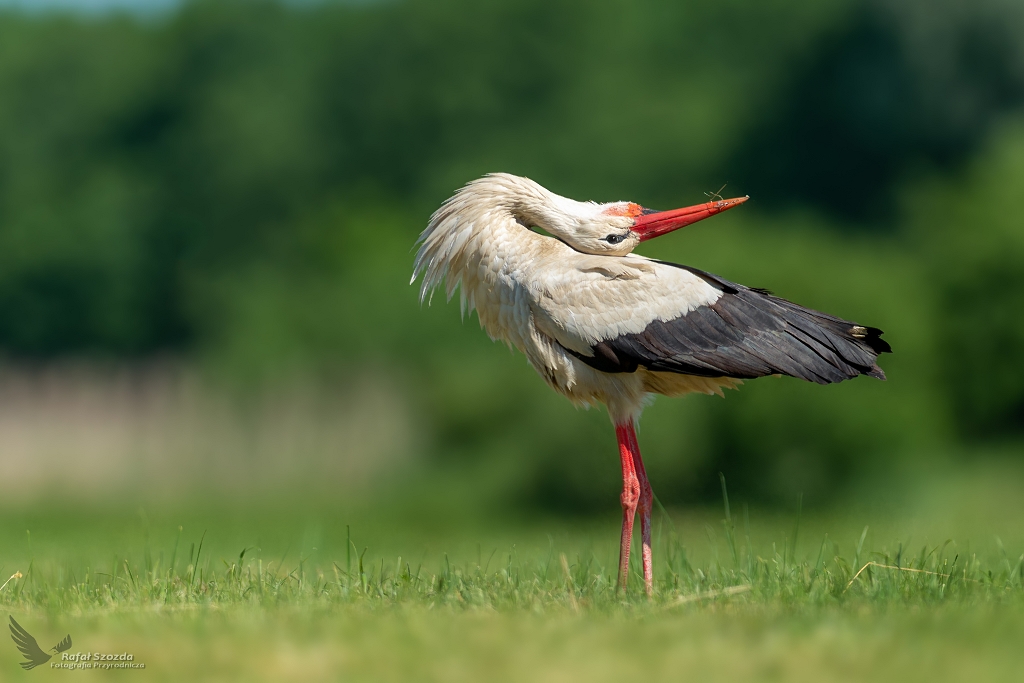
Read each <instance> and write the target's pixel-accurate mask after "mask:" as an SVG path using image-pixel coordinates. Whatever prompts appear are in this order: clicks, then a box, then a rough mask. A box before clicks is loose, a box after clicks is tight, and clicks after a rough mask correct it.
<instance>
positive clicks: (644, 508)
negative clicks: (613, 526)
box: [629, 423, 654, 595]
mask: <svg viewBox="0 0 1024 683" xmlns="http://www.w3.org/2000/svg"><path fill="white" fill-rule="evenodd" d="M629 440H630V445H631V446H632V452H633V469H634V470H636V476H637V479H638V480H639V482H640V501H639V506H638V508H639V511H640V538H641V541H642V543H643V546H642V547H641V549H640V552H641V556H642V557H643V568H644V588H645V589H646V590H647V594H648V595H650V594H651V590H652V589H653V585H654V568H653V566H652V562H653V557H652V554H651V508H652V506H653V504H654V491H652V490H651V482H650V481H648V480H647V472H646V470H644V461H643V458H641V457H640V444H639V443H637V440H636V430H635V429H634V428H633V424H632V423H630V425H629Z"/></svg>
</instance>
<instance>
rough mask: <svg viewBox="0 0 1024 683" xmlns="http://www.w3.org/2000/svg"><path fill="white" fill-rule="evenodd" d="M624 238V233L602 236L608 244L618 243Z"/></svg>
mask: <svg viewBox="0 0 1024 683" xmlns="http://www.w3.org/2000/svg"><path fill="white" fill-rule="evenodd" d="M624 239H626V236H625V235H608V236H607V237H605V238H604V241H605V242H607V243H608V244H618V243H619V242H621V241H622V240H624Z"/></svg>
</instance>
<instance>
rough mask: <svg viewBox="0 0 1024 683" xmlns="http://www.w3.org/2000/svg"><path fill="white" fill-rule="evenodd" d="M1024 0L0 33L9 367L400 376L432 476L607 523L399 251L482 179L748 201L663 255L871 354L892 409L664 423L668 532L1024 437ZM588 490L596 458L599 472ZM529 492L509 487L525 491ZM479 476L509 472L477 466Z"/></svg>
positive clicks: (569, 462)
mask: <svg viewBox="0 0 1024 683" xmlns="http://www.w3.org/2000/svg"><path fill="white" fill-rule="evenodd" d="M1022 7H1024V6H1021V5H1020V3H1018V2H1015V1H1012V0H983V1H981V2H977V3H972V4H971V5H970V6H967V5H965V4H963V3H957V2H954V1H953V0H943V1H942V2H926V1H925V0H893V1H892V2H876V1H873V0H863V1H857V0H828V1H827V2H820V1H819V2H810V1H808V0H783V1H780V2H774V3H752V2H745V1H741V0H724V1H723V0H718V1H716V2H711V1H710V0H695V1H693V2H687V3H673V2H653V1H645V2H626V1H625V0H601V1H598V2H594V1H587V2H584V1H583V0H556V1H554V2H551V1H544V2H541V1H540V0H517V1H512V0H502V1H500V2H490V3H473V2H467V1H465V0H434V1H432V2H426V1H425V0H423V1H421V0H408V1H405V2H381V3H341V4H335V3H322V4H313V5H303V6H301V7H300V6H288V5H283V4H276V3H272V2H241V1H235V2H232V1H227V0H225V1H217V2H214V1H211V2H192V3H186V4H185V5H184V6H183V7H182V9H181V10H180V11H178V12H176V13H174V14H171V15H169V16H168V17H166V18H164V19H159V20H145V21H144V20H140V19H135V18H132V17H131V16H128V15H109V16H102V17H95V16H94V17H90V18H88V19H82V18H74V17H71V16H61V15H33V16H28V15H23V14H18V13H15V12H7V13H3V14H0V349H2V350H3V353H4V354H5V355H6V356H7V357H9V358H11V359H13V360H15V361H18V360H30V361H38V360H47V359H53V358H55V357H62V356H68V355H72V356H87V357H96V356H99V357H106V358H110V357H113V358H124V359H137V358H142V357H147V356H151V355H153V354H161V353H168V352H169V353H174V354H183V355H186V356H191V357H193V358H195V359H197V360H199V361H201V362H204V363H206V364H207V366H208V367H210V368H211V369H212V371H213V372H214V374H217V375H220V376H223V377H227V378H231V379H232V381H258V382H265V381H273V380H274V379H275V378H277V377H281V376H284V375H291V374H294V373H307V374H309V373H313V374H316V375H319V376H321V377H324V378H326V380H325V381H345V378H346V377H348V376H350V374H351V371H352V370H354V369H358V370H360V371H361V372H363V371H366V370H367V369H369V370H372V371H376V372H379V373H382V374H388V375H391V376H392V377H394V378H399V380H398V381H400V382H401V384H402V386H403V387H404V389H405V390H406V391H407V395H408V401H409V402H410V404H411V406H412V408H413V410H414V411H415V412H416V414H417V415H419V416H420V419H419V423H420V424H422V425H424V430H425V431H424V434H423V444H424V445H423V449H424V451H425V452H427V453H429V454H431V457H432V458H433V462H435V463H436V464H437V465H438V467H441V468H442V469H444V468H450V469H451V470H452V471H454V470H457V469H459V470H464V471H472V472H475V473H476V474H474V475H473V476H479V477H481V480H484V479H487V477H490V478H491V479H493V480H494V481H495V482H497V483H495V484H494V487H495V490H496V491H497V492H498V493H499V494H500V495H499V496H498V499H502V498H501V497H502V496H506V497H507V496H512V497H514V498H518V499H526V500H529V501H533V502H536V503H537V504H539V505H542V506H547V507H553V506H554V507H561V508H564V509H567V510H570V509H571V510H580V509H587V508H588V507H589V506H601V507H605V503H606V500H607V499H608V497H609V496H610V495H614V493H613V492H614V491H615V490H617V487H618V484H617V483H616V480H617V477H618V474H617V469H616V467H615V464H614V456H613V451H612V449H611V447H610V446H609V443H610V433H611V430H610V428H609V427H608V426H607V420H606V419H605V418H604V417H602V416H601V415H600V414H599V413H595V412H592V413H589V414H581V415H579V416H577V417H572V413H570V412H569V410H570V409H569V408H568V406H567V404H565V402H564V401H563V400H562V399H560V398H559V397H556V396H554V395H552V394H551V393H550V392H549V391H548V390H547V388H546V387H544V386H543V384H542V383H541V382H539V381H538V380H537V379H536V378H535V377H533V376H532V373H531V372H530V371H529V370H528V369H527V368H526V364H525V361H523V359H522V358H521V357H518V356H511V355H509V354H507V353H505V352H503V351H502V350H499V349H498V348H496V347H494V346H492V345H491V344H490V342H488V341H487V340H486V338H485V336H484V335H482V334H481V333H480V332H479V330H477V329H475V327H476V326H475V325H473V324H468V323H467V324H460V323H459V321H458V317H459V314H458V312H457V307H454V306H449V307H445V306H437V305H435V306H434V307H433V308H426V307H423V308H420V307H418V305H417V302H416V297H415V291H414V289H413V288H410V287H408V286H407V282H408V276H409V274H410V266H411V260H412V255H411V253H410V248H411V246H412V243H413V240H414V239H415V236H416V235H417V234H418V232H419V231H420V230H421V229H422V227H423V226H424V224H425V221H426V218H427V216H428V215H429V213H430V211H431V210H432V209H433V208H434V207H436V206H437V205H438V204H439V203H440V202H441V201H443V200H444V199H445V198H446V197H447V196H448V195H449V194H450V193H451V192H452V190H453V189H454V188H456V187H457V186H459V185H460V184H462V183H463V182H465V181H467V180H469V179H471V178H474V177H476V176H479V175H481V174H482V173H485V172H487V171H493V170H504V171H509V172H514V173H520V174H524V175H529V176H530V177H533V178H534V179H536V180H538V181H540V182H542V183H544V184H546V185H548V186H549V187H551V188H552V189H554V190H555V191H557V192H560V193H562V194H566V195H569V196H575V197H579V198H593V199H597V200H603V201H609V200H615V199H624V198H629V199H633V200H636V201H640V202H642V203H644V204H646V205H649V206H660V207H671V206H676V205H682V204H688V203H693V202H694V201H698V200H700V199H701V198H702V194H701V192H702V191H704V190H714V189H715V188H717V187H719V186H720V185H721V184H722V182H724V181H727V180H728V181H732V184H731V185H730V190H729V191H730V192H732V191H735V192H737V193H749V194H751V195H752V196H753V197H754V199H755V201H754V202H751V203H750V204H749V205H748V206H747V207H745V208H744V210H743V211H742V212H734V213H731V214H729V215H727V216H723V217H721V218H717V219H716V220H715V221H714V225H712V224H710V223H709V224H708V225H707V226H706V227H705V226H704V225H703V224H702V226H701V227H700V228H694V229H693V231H692V232H690V233H688V234H687V235H685V236H684V235H679V236H677V237H673V238H671V239H669V240H668V242H667V243H665V244H654V245H651V247H650V249H648V250H647V252H646V253H650V254H655V255H658V256H661V257H665V258H672V259H675V260H680V261H684V262H687V263H692V264H693V265H696V266H699V267H703V268H708V269H710V270H713V271H717V272H721V273H722V274H723V275H725V276H727V277H730V278H732V279H736V280H739V281H743V282H747V283H748V284H751V285H758V286H767V287H770V288H771V289H773V290H775V291H776V292H777V293H778V294H780V295H782V296H785V297H787V298H792V299H795V300H797V301H800V302H802V303H806V304H808V305H811V306H814V307H818V308H822V309H824V310H827V311H830V312H834V313H836V314H839V315H844V316H848V317H851V318H853V319H856V320H858V321H860V322H863V323H866V324H871V325H877V326H879V327H882V328H883V329H885V330H886V333H887V339H889V340H890V341H891V343H892V344H893V346H894V348H895V349H896V354H895V355H894V356H892V357H886V358H884V359H883V361H882V365H883V366H884V367H885V369H886V371H887V373H888V374H889V378H890V379H889V382H888V383H885V384H882V383H877V382H869V381H867V380H861V381H858V382H852V383H848V384H843V385H841V386H834V387H826V388H822V387H817V386H810V385H803V384H800V383H798V382H796V381H790V380H771V379H768V380H762V381H760V382H758V383H754V384H751V385H748V386H746V387H744V388H743V389H742V390H741V391H740V392H738V393H732V392H730V394H729V395H728V397H727V398H726V400H724V401H722V400H712V399H707V398H703V397H694V398H691V399H684V400H681V401H661V402H659V403H658V404H657V405H655V406H654V407H653V408H651V409H650V410H649V412H648V415H647V417H645V423H644V430H643V432H642V434H641V439H642V441H643V443H644V445H645V447H648V448H647V452H648V453H649V454H650V455H649V458H650V460H651V466H650V470H651V471H652V472H651V473H652V477H653V478H654V479H655V481H656V482H658V491H659V494H660V495H661V497H662V499H664V500H667V501H671V500H682V499H691V498H692V497H694V496H716V495H717V486H718V479H717V476H716V473H717V472H718V471H725V472H726V473H727V475H728V476H729V477H730V479H731V481H733V482H734V486H735V487H736V488H737V489H738V490H739V491H741V492H744V493H746V494H748V495H754V496H761V497H764V498H777V497H784V498H786V499H787V500H792V499H793V498H795V495H796V494H797V492H801V491H803V492H806V493H807V494H808V500H809V501H810V502H813V501H814V500H817V499H821V498H823V497H824V496H826V495H828V494H829V492H831V491H834V490H836V489H837V488H839V487H841V486H843V485H844V484H846V483H847V482H848V481H850V479H851V478H856V477H861V476H872V475H875V476H877V475H880V474H881V475H883V476H885V475H886V474H887V473H891V472H892V471H893V470H894V469H895V468H898V467H899V463H902V462H910V461H913V459H914V458H934V457H937V456H938V454H941V453H942V452H944V450H947V449H945V447H944V444H945V442H946V440H947V439H949V438H951V437H954V436H956V437H959V438H964V439H978V438H984V439H991V438H1005V437H1007V436H1020V435H1021V434H1022V432H1024V358H1022V353H1024V352H1022V351H1021V349H1024V327H1022V322H1021V319H1020V316H1019V311H1020V310H1021V309H1022V304H1024V276H1022V273H1024V224H1022V223H1024V220H1022V218H1021V216H1022V209H1024V206H1022V205H1021V202H1022V200H1021V198H1020V197H1021V193H1020V191H1019V188H1020V187H1021V185H1022V184H1024V144H1022V142H1021V141H1022V140H1024V137H1022V135H1021V133H1020V130H1022V129H1021V127H1020V125H1017V124H1016V123H1014V122H1015V121H1019V120H1021V119H1022V118H1024V9H1022ZM595 458H598V459H599V460H602V461H603V462H602V465H597V464H596V461H595ZM509 462H511V463H514V464H513V465H509V464H507V463H509ZM488 468H489V469H488Z"/></svg>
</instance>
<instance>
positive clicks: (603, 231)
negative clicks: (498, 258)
mask: <svg viewBox="0 0 1024 683" xmlns="http://www.w3.org/2000/svg"><path fill="white" fill-rule="evenodd" d="M513 177H514V176H513ZM518 180H521V181H526V183H528V184H529V185H525V186H526V187H529V190H530V191H528V192H525V193H524V194H522V195H521V196H520V199H521V201H520V202H518V204H517V206H515V208H514V210H513V211H514V213H516V215H517V219H518V220H519V221H520V222H521V223H523V224H524V225H525V226H526V227H538V228H541V229H542V230H544V231H545V232H548V233H550V234H551V235H554V236H555V237H557V238H558V239H560V240H562V241H563V242H565V243H566V244H568V245H569V246H571V247H572V248H573V249H575V250H577V251H580V252H583V253H586V254H600V255H603V256H625V255H626V254H628V253H630V252H631V251H633V250H634V249H635V248H636V247H637V245H638V244H640V243H641V242H644V241H646V240H649V239H652V238H654V237H658V236H660V235H664V234H667V233H669V232H672V231H673V230H678V229H679V228H682V227H685V226H687V225H691V224H693V223H696V222H697V221H700V220H703V219H705V218H708V217H709V216H713V215H715V214H716V213H721V212H722V211H725V210H727V209H731V208H732V207H734V206H738V205H740V204H742V203H743V202H745V201H747V197H739V198H736V199H720V200H717V201H711V202H705V203H704V204H696V205H694V206H688V207H685V208H682V209H674V210H672V211H654V210H653V209H647V208H644V207H642V206H640V205H639V204H634V203H633V202H612V203H610V204H596V203H594V202H577V201H574V200H572V199H567V198H566V197H561V196H559V195H556V194H554V193H553V192H549V191H548V190H545V189H544V188H542V187H540V186H539V185H537V184H536V183H533V182H532V181H528V180H527V179H525V178H521V179H518Z"/></svg>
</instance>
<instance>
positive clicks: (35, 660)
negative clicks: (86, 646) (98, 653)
mask: <svg viewBox="0 0 1024 683" xmlns="http://www.w3.org/2000/svg"><path fill="white" fill-rule="evenodd" d="M10 619H11V624H10V628H11V640H13V641H14V644H15V645H16V646H17V648H18V650H20V651H21V654H22V655H24V656H25V661H24V662H20V664H21V668H22V669H25V670H26V671H28V670H29V669H34V668H36V667H37V666H39V665H40V664H45V663H46V662H48V661H50V659H51V658H52V657H53V655H49V654H46V653H45V652H43V651H42V649H41V648H40V647H39V643H37V642H36V639H35V638H34V637H33V636H32V634H31V633H29V632H28V631H26V630H25V629H24V628H22V626H21V624H19V623H18V622H17V621H15V620H14V617H11V618H10ZM70 648H71V635H70V634H68V635H66V636H64V640H62V641H60V642H59V643H57V644H56V645H54V646H53V647H51V648H50V649H51V650H53V653H54V654H60V653H61V652H64V651H65V650H68V649H70Z"/></svg>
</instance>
